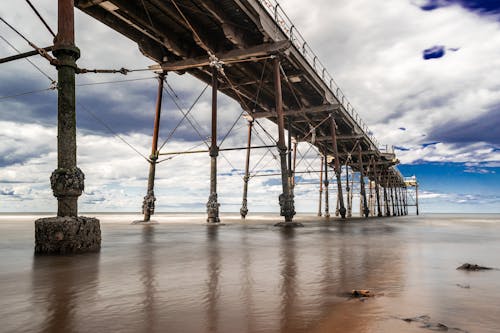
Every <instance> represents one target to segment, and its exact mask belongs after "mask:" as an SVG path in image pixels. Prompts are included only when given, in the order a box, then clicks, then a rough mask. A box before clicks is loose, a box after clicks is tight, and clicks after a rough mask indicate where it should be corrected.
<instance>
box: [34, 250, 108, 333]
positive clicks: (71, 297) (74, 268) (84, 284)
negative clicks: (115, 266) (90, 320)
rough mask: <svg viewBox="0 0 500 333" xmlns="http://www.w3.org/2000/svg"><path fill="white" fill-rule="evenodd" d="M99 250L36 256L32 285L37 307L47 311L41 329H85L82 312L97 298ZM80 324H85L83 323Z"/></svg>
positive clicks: (68, 331)
mask: <svg viewBox="0 0 500 333" xmlns="http://www.w3.org/2000/svg"><path fill="white" fill-rule="evenodd" d="M99 258H100V256H99V253H92V254H88V255H81V256H78V260H74V257H73V256H64V257H45V256H35V257H34V258H33V273H32V289H33V297H34V301H33V302H34V304H35V308H36V309H37V310H38V311H41V312H44V315H43V318H44V321H43V322H42V324H41V326H40V327H39V328H38V332H47V333H52V332H65V333H71V332H77V331H81V330H84V328H85V327H84V326H83V325H84V323H81V322H80V321H79V320H78V318H79V316H78V315H79V312H80V311H81V312H84V311H85V312H89V311H91V309H90V307H92V305H93V304H95V300H96V298H97V284H98V278H97V277H98V275H99ZM80 325H82V326H81V327H80Z"/></svg>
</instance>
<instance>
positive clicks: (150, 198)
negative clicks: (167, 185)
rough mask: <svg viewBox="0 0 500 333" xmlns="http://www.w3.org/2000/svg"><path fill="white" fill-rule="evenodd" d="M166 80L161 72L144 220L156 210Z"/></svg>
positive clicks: (144, 204)
mask: <svg viewBox="0 0 500 333" xmlns="http://www.w3.org/2000/svg"><path fill="white" fill-rule="evenodd" d="M164 81H165V74H164V73H161V74H160V75H159V76H158V92H157V96H156V110H155V121H154V126H153V140H152V143H151V156H149V175H148V189H147V193H146V196H145V197H144V201H143V203H142V213H143V214H144V222H149V221H150V220H151V215H153V214H154V211H155V201H156V197H155V192H154V187H155V176H156V163H157V161H158V136H159V134H160V117H161V104H162V100H163V83H164Z"/></svg>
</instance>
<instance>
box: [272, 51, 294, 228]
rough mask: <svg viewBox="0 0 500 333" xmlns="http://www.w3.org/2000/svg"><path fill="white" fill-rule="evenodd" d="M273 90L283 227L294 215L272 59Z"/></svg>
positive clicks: (278, 82)
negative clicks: (276, 120)
mask: <svg viewBox="0 0 500 333" xmlns="http://www.w3.org/2000/svg"><path fill="white" fill-rule="evenodd" d="M274 88H275V98H276V111H277V113H278V149H279V155H280V165H281V185H282V189H283V193H282V194H281V195H280V196H279V203H280V215H281V216H284V217H285V223H284V224H278V225H279V226H284V225H286V224H287V223H291V222H292V219H293V216H294V215H295V207H294V202H293V194H292V193H291V191H290V187H289V182H288V170H287V160H286V157H287V156H286V151H287V147H286V143H285V117H284V115H283V96H282V91H281V73H280V59H279V58H276V59H274Z"/></svg>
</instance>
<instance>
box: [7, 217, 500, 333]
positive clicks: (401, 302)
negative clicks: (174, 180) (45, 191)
mask: <svg viewBox="0 0 500 333" xmlns="http://www.w3.org/2000/svg"><path fill="white" fill-rule="evenodd" d="M99 217H100V218H101V228H102V233H103V247H102V251H101V253H99V254H87V255H79V256H66V257H35V256H33V232H34V224H33V221H34V219H35V218H36V217H34V216H20V215H16V216H5V215H4V216H1V215H0V332H346V333H348V332H426V331H428V332H432V331H431V330H429V329H426V328H422V327H421V326H424V323H422V322H411V323H408V322H405V321H403V320H401V318H408V317H418V316H422V315H427V316H429V317H430V319H428V320H427V321H426V322H427V323H430V324H435V325H437V324H438V323H442V324H445V325H447V326H448V327H450V328H458V329H460V330H462V331H460V330H452V329H450V330H449V331H450V332H463V331H467V332H486V333H488V332H491V333H493V332H499V331H500V293H499V292H498V291H499V290H500V270H492V271H484V272H463V271H458V270H456V267H458V266H459V265H461V264H463V263H465V262H470V263H477V264H480V265H486V266H492V267H498V268H500V216H499V215H482V216H472V215H471V216H468V215H463V216H460V215H453V216H452V215H428V216H420V217H415V216H409V217H393V218H382V219H378V218H371V219H369V220H354V221H352V222H349V223H347V224H346V223H341V222H338V221H333V222H328V223H327V222H325V221H324V220H320V219H318V218H316V217H307V216H302V217H299V220H301V221H302V222H303V223H304V224H305V227H304V228H299V229H294V230H283V229H279V228H275V227H273V222H276V221H278V220H279V218H278V217H276V216H270V215H260V216H259V218H258V219H252V220H249V222H248V223H247V224H242V223H240V222H239V219H237V218H235V217H234V216H226V217H225V219H224V222H226V225H224V226H221V227H218V228H213V227H212V228H210V227H207V226H206V225H204V223H203V222H204V215H185V214H173V215H158V216H157V217H156V218H157V220H159V221H160V222H161V223H160V224H158V225H154V226H138V225H130V224H129V222H130V221H132V220H133V219H137V218H139V216H127V215H102V216H99ZM457 284H459V285H461V287H460V286H457ZM467 286H468V287H469V288H464V287H467ZM352 289H369V290H371V291H373V292H374V293H375V294H376V295H377V296H376V297H373V298H368V299H366V300H365V301H360V300H358V299H351V298H349V297H348V296H347V294H348V293H349V292H350V291H351V290H352Z"/></svg>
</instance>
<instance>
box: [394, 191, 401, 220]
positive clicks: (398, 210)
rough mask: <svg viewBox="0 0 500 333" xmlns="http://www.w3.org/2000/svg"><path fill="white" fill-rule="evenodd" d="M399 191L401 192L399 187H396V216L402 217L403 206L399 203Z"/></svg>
mask: <svg viewBox="0 0 500 333" xmlns="http://www.w3.org/2000/svg"><path fill="white" fill-rule="evenodd" d="M398 190H399V185H396V184H395V185H394V197H395V199H396V215H397V216H401V205H400V202H399V194H398Z"/></svg>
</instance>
